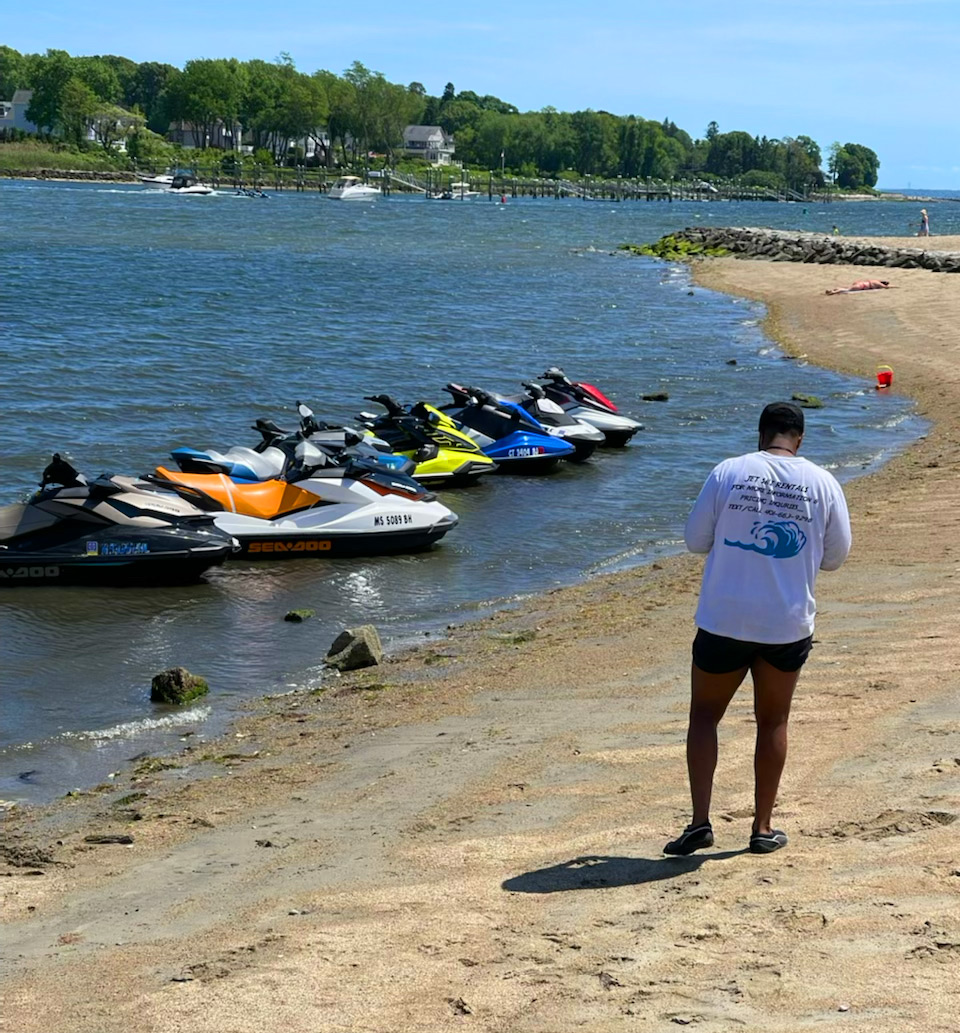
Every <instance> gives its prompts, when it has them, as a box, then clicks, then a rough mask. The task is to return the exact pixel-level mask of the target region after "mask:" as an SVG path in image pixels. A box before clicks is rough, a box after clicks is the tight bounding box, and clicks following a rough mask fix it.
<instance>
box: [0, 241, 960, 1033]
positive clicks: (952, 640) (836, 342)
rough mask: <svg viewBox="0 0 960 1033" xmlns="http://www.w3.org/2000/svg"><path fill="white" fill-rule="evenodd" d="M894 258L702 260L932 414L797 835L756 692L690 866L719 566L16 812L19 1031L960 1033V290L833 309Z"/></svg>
mask: <svg viewBox="0 0 960 1033" xmlns="http://www.w3.org/2000/svg"><path fill="white" fill-rule="evenodd" d="M911 239H913V238H904V239H903V241H901V243H903V244H906V242H907V241H908V240H911ZM933 239H934V240H935V241H936V245H937V246H942V247H946V246H947V245H946V244H945V243H943V239H944V238H940V239H939V240H937V239H936V238H933ZM865 273H866V271H865V270H864V269H863V267H851V268H844V267H839V266H799V265H792V264H787V263H776V264H771V263H764V262H749V261H737V260H734V259H723V260H717V261H713V262H710V263H704V264H702V265H700V266H698V267H697V277H698V279H699V280H700V281H701V282H702V283H704V284H705V285H707V286H710V287H714V288H717V289H720V290H725V291H729V292H731V293H735V294H739V295H744V296H749V297H752V298H757V299H760V300H762V301H764V302H765V303H766V304H767V305H768V307H769V319H768V326H769V329H770V332H771V333H772V334H773V335H774V336H775V337H776V338H777V339H778V340H779V341H780V342H781V343H782V344H783V346H784V347H785V348H786V349H787V350H788V351H789V352H791V353H792V354H794V355H801V354H803V355H806V356H807V357H808V359H809V360H810V361H813V362H818V363H822V364H823V365H827V366H831V367H834V368H837V369H841V370H844V371H847V372H853V373H859V374H861V375H863V376H865V377H869V378H870V381H871V383H872V381H873V373H874V369H875V367H876V366H877V365H878V364H880V363H886V364H889V365H891V366H892V367H893V368H894V371H895V381H894V388H893V389H894V390H895V391H898V392H904V393H905V394H908V395H910V396H911V397H913V398H915V399H917V401H918V404H919V407H920V410H921V412H922V414H923V415H925V416H926V417H927V418H928V419H930V420H931V421H932V424H933V428H932V430H931V432H930V434H929V436H928V437H927V438H926V439H925V440H923V441H921V442H920V443H919V444H918V445H917V446H916V447H914V448H912V449H911V450H910V451H909V452H908V453H907V454H904V455H902V456H900V457H898V458H897V459H895V460H894V461H893V462H891V463H890V464H889V465H888V466H887V467H885V468H884V469H883V470H882V471H880V472H878V473H877V474H874V475H872V476H870V477H868V478H864V479H863V480H861V481H858V482H856V483H854V484H852V485H849V486H848V488H847V495H848V499H849V502H850V507H851V512H852V516H853V522H854V534H855V545H854V550H853V553H852V555H851V557H850V559H849V560H848V562H847V564H846V565H845V566H844V567H843V568H842V569H841V570H840V571H838V572H836V573H831V574H824V575H822V577H821V579H820V582H819V591H818V601H819V614H818V620H817V634H816V638H817V645H816V648H815V650H814V654H813V657H812V659H811V661H810V663H809V664H808V666H807V669H806V670H805V673H804V675H803V678H802V679H801V683H800V690H799V692H798V697H797V700H796V704H795V709H794V718H793V721H792V724H791V746H790V748H791V755H790V758H789V760H788V763H787V770H786V772H785V775H784V780H783V785H782V792H781V797H780V801H779V807H778V811H777V822H778V824H779V825H780V826H781V827H783V828H785V829H786V830H787V832H788V834H789V835H790V837H791V838H790V845H789V846H788V848H787V849H785V850H783V851H780V852H779V853H777V854H774V855H771V856H769V857H756V856H753V855H751V854H749V853H746V852H745V847H746V843H747V838H748V835H749V829H750V820H751V801H752V785H751V779H752V772H751V763H752V743H753V726H752V720H751V714H750V693H749V688H748V687H745V688H744V689H743V690H742V691H741V693H740V695H739V696H738V698H737V699H736V700H735V701H734V703H733V705H732V706H731V709H730V712H729V713H728V715H727V718H726V720H725V722H724V724H723V726H722V730H721V759H720V766H719V769H718V775H717V786H716V791H715V813H714V825H715V828H716V832H717V844H716V847H715V849H713V850H710V851H705V852H703V853H700V854H696V855H694V856H692V857H690V858H685V859H666V858H662V857H661V855H660V848H661V847H662V845H663V843H664V841H665V840H666V839H667V838H669V837H670V836H672V835H673V834H675V832H676V831H677V829H678V828H679V827H680V826H681V825H682V824H683V823H684V822H685V820H686V818H687V814H688V810H687V808H688V800H687V788H686V781H685V771H684V759H683V736H684V730H685V711H686V699H687V681H688V667H689V643H690V639H691V637H692V615H693V610H694V605H695V600H696V592H697V588H698V583H699V569H700V561H699V560H697V559H695V558H693V557H677V558H675V559H672V560H669V561H664V562H661V563H657V564H653V565H652V566H651V567H647V568H643V569H640V570H636V571H630V572H625V573H621V574H617V575H613V576H610V577H605V578H601V579H598V580H595V581H591V582H590V583H589V584H585V585H579V586H575V587H572V588H569V589H562V590H556V591H553V592H550V593H549V594H547V595H546V596H545V597H544V598H543V599H540V600H538V601H536V602H535V603H530V604H528V605H525V606H523V607H521V608H519V609H516V610H513V611H510V612H507V613H501V614H497V615H495V616H493V617H491V618H489V619H487V620H483V621H479V622H477V623H475V624H473V625H470V626H464V627H460V628H455V629H451V631H450V634H449V637H448V638H447V639H445V640H442V641H440V640H434V639H431V638H425V639H424V642H423V645H422V646H420V647H419V648H417V649H416V650H414V651H411V652H410V653H407V654H405V655H403V656H401V657H397V658H394V659H392V660H391V661H390V662H389V663H387V664H385V665H384V666H382V667H381V668H379V669H376V670H373V671H369V672H362V673H360V674H357V675H352V676H346V677H344V678H343V679H341V680H340V681H338V682H337V683H335V684H334V685H333V686H332V687H331V688H330V689H329V690H328V691H326V692H324V693H322V694H319V695H311V694H296V695H288V696H283V697H278V698H274V699H271V700H265V701H263V702H262V703H261V704H260V705H259V706H258V707H257V708H255V711H254V712H253V713H252V714H251V716H250V717H249V718H248V719H246V720H244V721H242V722H241V723H240V724H239V725H238V726H237V727H236V728H235V729H234V730H232V732H231V734H230V736H229V737H227V738H225V739H224V740H222V741H220V742H218V743H216V744H209V743H204V744H199V745H197V746H196V747H193V748H192V747H191V743H190V741H189V740H188V741H187V742H186V744H185V748H184V750H183V752H182V753H181V754H180V755H179V756H176V757H172V758H168V760H167V763H168V764H169V765H170V766H169V767H164V766H163V765H161V764H160V763H158V762H148V763H144V764H141V765H140V767H139V768H134V769H133V770H131V771H128V772H123V773H121V774H120V775H119V776H118V777H117V779H115V781H114V782H113V783H111V785H109V786H106V787H103V788H102V789H100V790H98V791H96V792H93V793H90V794H85V795H83V796H79V797H73V798H70V799H68V800H64V801H61V802H60V803H58V804H57V805H55V806H53V807H51V808H45V809H42V810H38V811H34V812H30V813H28V814H23V815H20V816H14V817H13V818H12V819H11V820H10V821H8V823H7V829H6V831H5V833H4V838H3V843H4V844H5V847H4V851H5V857H6V860H7V862H8V863H7V864H5V865H4V866H3V867H2V871H3V874H4V876H5V877H4V878H3V879H2V881H0V892H2V894H3V902H4V908H3V921H4V923H5V925H4V926H3V936H4V941H5V944H6V949H5V950H4V951H3V966H4V969H3V971H4V983H3V988H4V1000H3V1004H2V1008H0V1028H2V1029H6V1030H11V1031H14V1030H16V1031H18V1033H32V1031H38V1033H39V1031H43V1033H49V1031H59V1030H64V1031H71V1033H79V1031H91V1033H93V1031H97V1033H112V1031H121V1030H122V1031H124V1033H128V1031H130V1030H138V1031H140V1030H150V1031H164V1033H166V1031H174V1030H177V1031H179V1030H190V1031H191V1033H224V1031H231V1033H246V1031H257V1033H263V1031H270V1030H284V1031H285V1033H301V1031H303V1033H307V1031H310V1033H316V1031H327V1030H330V1031H334V1030H359V1031H372V1030H375V1031H384V1033H386V1031H398V1030H404V1031H406V1030H430V1031H433V1030H439V1029H448V1028H451V1027H453V1026H455V1025H457V1024H460V1025H462V1026H463V1027H464V1028H472V1029H477V1030H489V1031H504V1033H506V1031H543V1033H547V1031H561V1030H564V1031H565V1030H570V1029H574V1028H584V1029H589V1030H596V1031H607V1030H610V1031H613V1030H627V1029H629V1030H636V1029H638V1028H640V1029H644V1028H646V1029H671V1028H673V1026H674V1025H692V1024H695V1025H696V1026H697V1029H698V1030H702V1031H704V1033H708V1031H714V1030H728V1029H734V1028H746V1029H754V1028H759V1027H761V1026H762V1027H763V1028H764V1029H772V1030H782V1031H795V1030H799V1029H801V1028H807V1027H812V1026H816V1025H819V1024H831V1023H842V1024H843V1026H842V1028H843V1029H845V1030H856V1031H863V1033H866V1031H868V1030H869V1031H871V1033H887V1031H889V1033H894V1031H896V1033H902V1031H904V1030H923V1031H925V1033H936V1031H948V1030H951V1031H955V1030H956V1029H957V1021H958V1020H957V1015H958V1013H960V981H958V979H957V972H958V970H960V845H958V844H960V823H958V822H957V820H956V819H957V817H958V815H960V692H958V688H960V636H958V634H957V632H956V620H957V614H958V612H960V539H958V535H957V529H958V526H960V518H958V511H960V497H958V496H960V477H958V474H960V458H958V457H960V453H958V446H960V338H958V334H957V327H958V326H960V277H956V276H950V275H944V274H935V273H929V272H926V271H918V270H891V271H890V278H891V280H892V281H893V282H894V283H896V284H897V286H898V288H899V289H897V290H892V291H871V292H864V293H860V294H852V295H839V296H835V297H826V296H825V295H824V293H823V292H824V290H825V289H826V288H827V287H832V286H837V285H842V284H843V283H845V282H852V281H853V280H855V279H859V278H861V277H862V276H864V275H865ZM757 401H758V405H759V404H760V403H761V402H763V401H766V399H758V400H757ZM700 444H701V446H702V447H704V448H709V447H710V445H709V440H706V439H705V440H704V441H702V442H700ZM719 458H722V457H720V456H717V459H719ZM306 628H308V625H305V629H306ZM161 767H163V769H162V770H161V769H160V768H161ZM90 835H127V836H131V837H132V838H133V842H132V843H131V844H129V845H121V844H95V843H90V842H86V841H85V837H87V836H90Z"/></svg>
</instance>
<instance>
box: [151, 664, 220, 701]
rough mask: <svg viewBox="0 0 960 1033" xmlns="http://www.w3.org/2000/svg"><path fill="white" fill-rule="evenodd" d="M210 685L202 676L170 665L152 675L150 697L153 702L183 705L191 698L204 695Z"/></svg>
mask: <svg viewBox="0 0 960 1033" xmlns="http://www.w3.org/2000/svg"><path fill="white" fill-rule="evenodd" d="M209 691H210V686H209V685H208V684H207V682H206V681H205V680H204V679H203V678H198V677H197V675H195V674H191V673H190V672H189V671H188V670H187V669H186V667H171V668H170V669H169V670H168V671H161V672H160V673H159V674H155V675H154V676H153V680H152V681H151V682H150V699H152V700H153V702H154V703H169V704H171V705H173V706H183V704H184V703H190V702H191V701H192V700H195V699H197V698H199V697H200V696H205V695H206V694H207V693H208V692H209Z"/></svg>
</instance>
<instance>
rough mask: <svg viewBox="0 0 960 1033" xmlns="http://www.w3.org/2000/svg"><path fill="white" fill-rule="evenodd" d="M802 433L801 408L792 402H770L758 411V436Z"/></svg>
mask: <svg viewBox="0 0 960 1033" xmlns="http://www.w3.org/2000/svg"><path fill="white" fill-rule="evenodd" d="M773 434H798V435H802V434H803V410H802V409H801V408H800V406H799V405H794V404H793V403H792V402H771V403H770V404H769V405H768V406H766V407H765V408H764V410H763V412H762V413H760V436H761V437H764V438H765V437H770V436H772V435H773Z"/></svg>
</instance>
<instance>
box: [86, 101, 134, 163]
mask: <svg viewBox="0 0 960 1033" xmlns="http://www.w3.org/2000/svg"><path fill="white" fill-rule="evenodd" d="M145 121H146V120H145V119H144V117H143V115H138V114H135V113H134V112H132V111H127V109H126V108H121V107H118V106H117V105H116V104H102V103H101V104H98V105H97V106H96V107H95V108H94V110H93V113H92V115H91V122H92V125H93V134H94V138H95V139H96V141H97V142H98V143H99V144H100V146H101V147H103V149H104V150H105V151H112V150H113V148H114V147H115V146H116V144H118V143H119V142H120V141H121V140H123V139H124V138H125V137H126V136H127V135H128V134H129V133H130V132H131V131H132V130H133V129H134V128H136V127H138V126H142V125H143V124H144V123H145Z"/></svg>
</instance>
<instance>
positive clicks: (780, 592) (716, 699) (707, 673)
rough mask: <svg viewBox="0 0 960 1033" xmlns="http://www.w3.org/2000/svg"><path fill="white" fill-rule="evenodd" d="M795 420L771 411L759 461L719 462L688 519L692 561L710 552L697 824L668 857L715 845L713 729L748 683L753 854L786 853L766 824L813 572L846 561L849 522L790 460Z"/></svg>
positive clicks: (700, 623) (693, 773) (699, 663)
mask: <svg viewBox="0 0 960 1033" xmlns="http://www.w3.org/2000/svg"><path fill="white" fill-rule="evenodd" d="M803 433H804V419H803V411H802V410H801V409H799V408H798V407H797V406H796V405H793V404H791V403H789V402H773V403H771V404H770V405H768V406H766V408H765V409H764V410H763V412H762V413H761V415H760V427H759V435H760V436H759V444H758V451H756V452H749V453H747V454H746V455H742V456H736V457H734V458H731V459H726V460H724V461H723V462H722V463H720V464H719V465H718V466H715V467H714V469H713V470H712V471H711V473H710V475H709V477H707V480H706V482H705V483H704V485H703V488H702V489H701V491H700V495H699V496H698V498H697V501H696V502H695V503H694V506H693V510H692V511H691V513H690V516H689V519H688V520H687V525H686V529H685V532H684V537H685V539H686V543H687V548H688V549H690V551H691V552H697V553H706V554H707V559H706V563H705V565H704V571H703V584H702V587H701V591H700V601H699V604H698V606H697V612H696V617H695V621H696V625H697V629H698V630H697V634H696V638H695V639H694V643H693V665H692V671H691V696H690V723H689V727H688V730H687V771H688V774H689V778H690V795H691V798H692V801H693V818H692V820H691V822H690V824H689V825H688V826H687V827H686V829H685V830H684V831H683V833H682V834H681V835H680V836H679V837H678V838H677V839H675V840H672V841H671V842H669V843H667V845H666V846H665V847H664V848H663V849H664V853H667V854H680V855H686V854H691V853H693V851H694V850H700V849H701V848H703V847H708V846H712V845H713V827H712V826H711V824H710V798H711V795H712V792H713V774H714V770H715V768H716V764H717V726H718V725H719V724H720V720H721V719H722V717H723V715H724V712H725V711H726V709H727V706H728V704H729V703H730V700H731V699H733V696H734V693H735V692H736V691H737V689H738V688H739V687H740V684H741V683H742V682H743V680H744V678H745V677H746V674H747V671H749V672H750V674H751V676H752V679H753V698H754V713H755V715H756V721H757V742H756V753H755V757H754V773H755V779H756V797H755V802H756V808H755V812H754V820H753V830H752V833H751V835H750V844H749V846H750V850H751V851H752V852H753V853H758V854H766V853H771V852H773V851H774V850H779V849H780V848H781V847H783V846H786V843H787V837H786V835H785V834H784V833H783V832H782V831H781V830H779V829H775V828H774V827H773V825H772V819H773V807H774V803H775V801H776V797H777V789H778V787H779V785H780V775H781V773H782V771H783V765H784V762H785V760H786V756H787V721H788V718H789V716H790V703H791V701H792V699H793V692H794V689H795V688H796V685H797V681H798V679H799V677H800V669H801V667H802V666H803V664H804V662H805V661H806V659H807V656H808V655H809V653H810V649H811V646H812V643H813V620H814V614H815V612H816V602H815V600H814V595H813V589H814V583H815V581H816V577H817V572H818V571H820V570H836V569H837V568H838V567H839V566H840V565H841V564H842V563H843V561H844V560H845V559H846V558H847V553H848V552H849V551H850V543H851V536H850V518H849V514H848V512H847V504H846V500H845V499H844V495H843V490H842V489H841V487H840V485H839V484H838V483H837V481H836V479H835V478H834V477H833V475H832V474H830V473H828V472H827V471H826V470H824V469H822V468H821V467H819V466H817V465H816V464H815V463H812V462H810V461H809V460H807V459H804V458H802V457H800V456H798V455H797V452H798V451H799V449H800V445H801V443H802V441H803Z"/></svg>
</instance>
